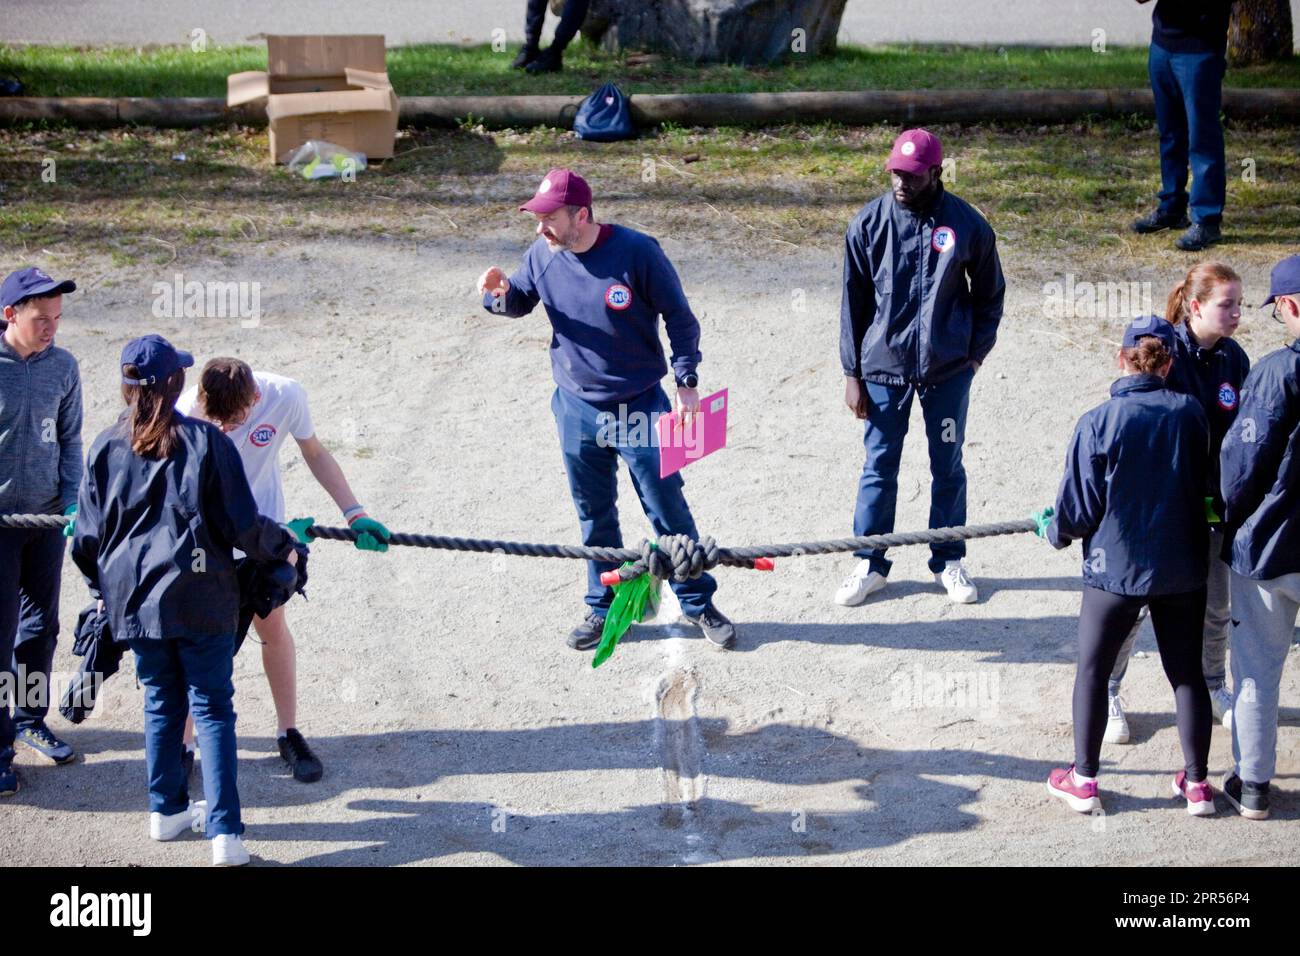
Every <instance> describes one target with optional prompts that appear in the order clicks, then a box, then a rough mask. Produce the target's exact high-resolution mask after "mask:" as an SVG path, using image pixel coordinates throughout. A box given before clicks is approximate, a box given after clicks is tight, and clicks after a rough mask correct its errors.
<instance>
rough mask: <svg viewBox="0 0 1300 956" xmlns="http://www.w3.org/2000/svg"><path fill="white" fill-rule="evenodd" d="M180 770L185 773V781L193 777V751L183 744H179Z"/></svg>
mask: <svg viewBox="0 0 1300 956" xmlns="http://www.w3.org/2000/svg"><path fill="white" fill-rule="evenodd" d="M181 769H182V770H184V771H185V779H186V780H188V779H190V777H192V776H194V751H193V750H191V749H190V748H189V747H186V746H185V745H184V744H181Z"/></svg>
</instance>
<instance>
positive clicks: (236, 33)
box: [0, 0, 1300, 46]
mask: <svg viewBox="0 0 1300 956" xmlns="http://www.w3.org/2000/svg"><path fill="white" fill-rule="evenodd" d="M378 6H379V7H380V9H375V6H374V5H370V4H361V3H356V2H355V0H294V2H292V3H273V4H272V3H266V2H265V0H164V2H162V3H160V2H158V0H4V2H3V3H0V39H3V40H5V41H10V42H21V43H73V44H78V45H81V44H84V45H95V46H98V45H109V44H131V43H181V42H183V41H187V40H188V37H189V35H190V31H191V30H193V29H194V28H195V27H202V28H203V29H204V30H206V31H207V33H208V36H209V37H211V38H212V39H214V40H216V41H217V42H218V43H239V42H244V41H247V40H248V39H250V38H254V37H256V36H257V35H258V34H260V33H305V32H321V33H349V32H367V33H370V32H375V31H379V32H382V33H384V34H385V35H386V36H387V37H388V42H389V44H390V45H392V46H397V45H400V44H405V43H429V42H462V41H464V42H485V41H486V40H487V39H489V38H490V36H491V32H492V30H493V29H494V28H496V27H504V28H505V29H506V30H507V31H508V35H509V36H510V37H511V38H512V39H514V38H517V37H518V36H519V32H520V31H521V30H522V21H523V6H524V4H523V0H474V2H466V0H386V2H385V3H383V4H381V5H378ZM1291 9H1292V15H1293V17H1294V19H1295V21H1296V23H1297V24H1300V0H1292V3H1291ZM954 11H956V12H954ZM549 21H550V22H549V24H548V28H549V27H550V26H553V24H554V18H549ZM1099 28H1100V29H1103V30H1105V31H1106V38H1107V41H1108V42H1109V43H1112V44H1132V43H1145V42H1146V40H1147V38H1148V37H1149V35H1150V32H1151V7H1150V5H1145V6H1143V5H1139V4H1138V3H1136V2H1134V0H1028V2H1026V0H962V2H961V3H956V2H954V0H910V2H909V3H906V4H896V3H890V2H886V0H849V4H848V7H847V8H846V10H845V14H844V20H843V23H842V25H841V27H840V41H841V42H844V43H859V44H867V43H886V42H897V41H911V40H914V41H920V42H932V43H944V42H960V43H1040V44H1056V45H1066V46H1073V45H1079V44H1088V43H1091V40H1092V31H1093V30H1095V29H1099Z"/></svg>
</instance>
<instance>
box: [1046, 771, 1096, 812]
mask: <svg viewBox="0 0 1300 956" xmlns="http://www.w3.org/2000/svg"><path fill="white" fill-rule="evenodd" d="M1047 792H1048V793H1050V794H1051V795H1052V796H1054V797H1058V798H1059V799H1061V800H1064V801H1065V802H1066V803H1068V804H1069V805H1070V809H1071V810H1078V811H1079V812H1080V813H1091V812H1092V811H1093V810H1100V809H1101V797H1099V796H1097V781H1095V780H1094V781H1092V782H1091V783H1085V784H1084V785H1083V786H1082V787H1080V786H1078V785H1077V784H1075V782H1074V764H1070V766H1068V767H1062V768H1060V769H1057V770H1053V771H1052V772H1051V773H1049V774H1048V775H1047Z"/></svg>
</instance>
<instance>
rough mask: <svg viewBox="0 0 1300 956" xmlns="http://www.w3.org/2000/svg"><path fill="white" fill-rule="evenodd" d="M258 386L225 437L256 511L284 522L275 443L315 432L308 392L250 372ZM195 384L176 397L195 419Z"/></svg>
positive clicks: (183, 411)
mask: <svg viewBox="0 0 1300 956" xmlns="http://www.w3.org/2000/svg"><path fill="white" fill-rule="evenodd" d="M253 379H254V381H256V382H257V390H258V391H259V392H261V393H262V397H261V398H260V399H258V401H257V404H255V405H254V406H253V407H252V409H250V410H249V412H248V418H246V419H245V420H244V424H242V425H240V426H239V427H238V428H236V429H234V430H232V431H229V432H226V437H227V438H229V439H230V440H231V441H233V442H234V443H235V447H236V448H238V449H239V457H240V458H241V459H243V462H244V474H245V475H247V476H248V485H249V487H250V488H252V489H253V500H254V501H256V502H257V510H258V511H259V512H261V513H262V514H264V515H266V516H267V517H268V518H271V519H272V520H274V521H278V522H280V523H283V522H284V520H285V519H284V487H283V486H282V485H281V483H280V446H281V445H282V444H284V440H285V438H287V437H288V436H289V435H292V436H293V437H294V438H296V439H298V440H299V441H302V440H303V439H306V438H311V437H312V435H314V434H316V428H315V426H314V425H312V422H311V412H310V411H308V409H307V393H306V392H305V391H304V390H303V387H302V386H301V385H299V384H298V383H297V382H295V381H294V380H293V379H291V378H285V377H284V376H283V375H272V374H271V373H270V372H257V371H254V372H253ZM198 393H199V389H198V386H197V385H196V386H194V387H193V388H187V389H186V390H185V392H184V393H183V394H182V395H181V397H180V398H179V399H178V400H177V402H176V409H177V410H178V411H179V412H180V413H181V414H182V415H190V416H194V417H198V418H202V417H203V416H202V415H201V414H199V413H198V412H197V411H196V410H195V405H196V404H197V403H198Z"/></svg>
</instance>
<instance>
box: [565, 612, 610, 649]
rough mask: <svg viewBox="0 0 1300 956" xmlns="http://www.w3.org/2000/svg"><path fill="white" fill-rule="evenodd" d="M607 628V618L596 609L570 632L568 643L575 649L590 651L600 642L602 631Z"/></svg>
mask: <svg viewBox="0 0 1300 956" xmlns="http://www.w3.org/2000/svg"><path fill="white" fill-rule="evenodd" d="M604 629H605V619H604V618H603V617H602V616H601V615H599V614H597V613H596V612H595V611H590V612H588V614H587V618H586V620H584V621H583V622H582V623H581V624H579V625H578V626H577V627H575V628H574V629H573V630H572V631H570V632H569V640H568V644H569V646H570V647H572V648H573V649H574V650H575V651H589V650H591V649H592V648H593V647H595V646H596V645H597V644H599V643H600V632H601V631H603V630H604Z"/></svg>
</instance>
